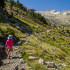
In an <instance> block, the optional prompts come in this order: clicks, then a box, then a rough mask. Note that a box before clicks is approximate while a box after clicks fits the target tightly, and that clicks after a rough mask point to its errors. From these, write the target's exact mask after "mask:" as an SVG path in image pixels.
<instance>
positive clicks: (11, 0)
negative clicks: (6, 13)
mask: <svg viewBox="0 0 70 70" xmlns="http://www.w3.org/2000/svg"><path fill="white" fill-rule="evenodd" d="M12 6H13V0H10V9H12Z"/></svg>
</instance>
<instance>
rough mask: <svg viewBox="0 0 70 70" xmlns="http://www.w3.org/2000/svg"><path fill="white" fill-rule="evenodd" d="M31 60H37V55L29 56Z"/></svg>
mask: <svg viewBox="0 0 70 70" xmlns="http://www.w3.org/2000/svg"><path fill="white" fill-rule="evenodd" d="M28 59H29V60H35V59H37V57H34V56H29V58H28Z"/></svg>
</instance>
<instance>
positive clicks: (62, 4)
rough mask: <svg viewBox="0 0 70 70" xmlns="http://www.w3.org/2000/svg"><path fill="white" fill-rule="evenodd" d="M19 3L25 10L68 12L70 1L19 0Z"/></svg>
mask: <svg viewBox="0 0 70 70" xmlns="http://www.w3.org/2000/svg"><path fill="white" fill-rule="evenodd" d="M15 1H16V0H15ZM19 1H20V3H22V4H23V5H24V6H26V7H27V8H30V9H35V10H37V11H44V10H58V11H62V10H70V0H19Z"/></svg>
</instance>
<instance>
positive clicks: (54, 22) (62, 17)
mask: <svg viewBox="0 0 70 70" xmlns="http://www.w3.org/2000/svg"><path fill="white" fill-rule="evenodd" d="M36 13H40V14H41V15H42V16H44V17H45V18H46V19H47V22H48V24H49V25H51V26H61V25H65V26H67V25H70V22H69V20H70V10H69V11H56V10H48V11H36Z"/></svg>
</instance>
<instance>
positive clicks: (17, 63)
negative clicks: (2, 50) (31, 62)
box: [0, 46, 29, 70]
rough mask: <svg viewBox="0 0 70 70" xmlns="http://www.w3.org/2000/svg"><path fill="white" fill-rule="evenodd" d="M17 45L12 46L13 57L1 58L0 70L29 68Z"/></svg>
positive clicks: (24, 69)
mask: <svg viewBox="0 0 70 70" xmlns="http://www.w3.org/2000/svg"><path fill="white" fill-rule="evenodd" d="M18 47H19V46H13V49H14V51H13V58H11V59H4V60H2V61H3V65H2V66H1V67H0V70H27V69H28V68H29V66H28V65H27V63H25V61H24V60H23V59H22V57H21V54H20V53H19V52H18V51H19V50H18Z"/></svg>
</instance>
